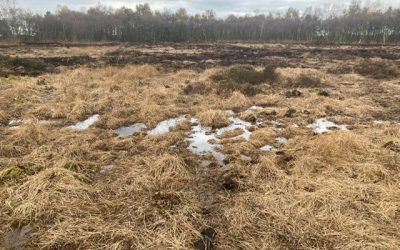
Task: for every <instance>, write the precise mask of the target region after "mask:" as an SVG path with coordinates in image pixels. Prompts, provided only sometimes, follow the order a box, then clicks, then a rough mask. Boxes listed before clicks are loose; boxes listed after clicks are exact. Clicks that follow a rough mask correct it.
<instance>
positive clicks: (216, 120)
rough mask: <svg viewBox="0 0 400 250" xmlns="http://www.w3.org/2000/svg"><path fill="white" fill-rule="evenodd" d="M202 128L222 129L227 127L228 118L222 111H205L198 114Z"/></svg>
mask: <svg viewBox="0 0 400 250" xmlns="http://www.w3.org/2000/svg"><path fill="white" fill-rule="evenodd" d="M198 117H199V119H200V122H201V124H202V125H203V126H207V127H212V128H222V127H226V126H227V125H229V123H230V121H229V116H228V114H227V113H226V112H225V111H222V110H206V111H203V112H200V113H199V114H198Z"/></svg>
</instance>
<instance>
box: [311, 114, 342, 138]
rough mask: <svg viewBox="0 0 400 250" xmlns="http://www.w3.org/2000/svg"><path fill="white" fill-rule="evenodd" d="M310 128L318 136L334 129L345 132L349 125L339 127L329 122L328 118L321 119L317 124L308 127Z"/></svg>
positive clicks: (316, 121)
mask: <svg viewBox="0 0 400 250" xmlns="http://www.w3.org/2000/svg"><path fill="white" fill-rule="evenodd" d="M308 128H312V129H314V132H315V133H317V134H323V133H327V132H329V131H330V129H332V128H336V129H340V130H345V131H347V130H348V129H347V125H337V124H336V123H334V122H331V121H328V119H326V118H320V119H317V120H315V122H314V123H313V124H311V125H308Z"/></svg>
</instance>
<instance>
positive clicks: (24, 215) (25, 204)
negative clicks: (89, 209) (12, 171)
mask: <svg viewBox="0 0 400 250" xmlns="http://www.w3.org/2000/svg"><path fill="white" fill-rule="evenodd" d="M87 181H88V180H87V179H86V177H85V176H82V175H79V174H76V173H74V172H72V171H69V170H66V169H63V168H51V169H46V170H43V171H41V172H39V173H38V174H36V175H33V176H30V177H29V178H28V179H27V180H26V182H24V183H23V184H22V185H20V186H19V187H16V188H15V189H11V190H10V191H9V193H8V198H7V200H6V204H7V205H6V207H4V209H5V210H7V211H12V213H11V214H8V215H9V216H12V217H13V218H14V219H17V220H19V221H37V220H51V219H52V218H53V217H54V216H56V215H57V213H60V212H68V211H69V212H70V213H73V211H71V210H70V208H72V207H76V206H80V205H79V204H80V201H79V200H77V199H76V198H77V197H79V198H81V199H82V202H84V200H87V199H88V194H89V190H90V188H89V186H88V185H87ZM54 204H57V207H53V206H54Z"/></svg>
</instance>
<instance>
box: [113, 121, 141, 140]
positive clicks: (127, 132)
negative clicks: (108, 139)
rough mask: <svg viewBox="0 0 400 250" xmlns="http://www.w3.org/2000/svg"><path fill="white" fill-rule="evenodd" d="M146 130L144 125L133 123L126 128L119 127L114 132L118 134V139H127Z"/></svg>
mask: <svg viewBox="0 0 400 250" xmlns="http://www.w3.org/2000/svg"><path fill="white" fill-rule="evenodd" d="M146 128H147V126H146V124H144V123H135V124H133V125H131V126H128V127H121V128H119V129H117V130H116V131H115V132H116V133H117V134H118V136H119V137H129V136H131V135H133V134H136V133H139V132H141V131H142V130H144V129H146Z"/></svg>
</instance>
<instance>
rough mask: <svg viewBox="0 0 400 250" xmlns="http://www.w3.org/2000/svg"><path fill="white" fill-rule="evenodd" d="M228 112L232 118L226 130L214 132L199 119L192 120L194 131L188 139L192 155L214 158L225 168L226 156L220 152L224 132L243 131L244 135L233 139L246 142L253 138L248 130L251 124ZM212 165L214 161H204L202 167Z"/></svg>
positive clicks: (221, 129)
mask: <svg viewBox="0 0 400 250" xmlns="http://www.w3.org/2000/svg"><path fill="white" fill-rule="evenodd" d="M226 112H227V113H228V114H229V115H231V116H232V117H230V118H229V120H230V121H231V124H230V125H229V126H227V127H225V128H220V129H217V130H212V128H210V127H204V126H202V125H201V123H200V121H199V120H198V119H197V118H192V119H191V123H192V131H191V133H190V135H189V136H188V138H187V139H186V140H187V141H188V142H189V146H188V149H189V150H190V151H191V152H192V153H194V154H196V155H198V156H200V157H203V158H205V157H207V156H213V157H214V159H215V161H216V162H217V163H218V164H219V165H221V166H225V165H226V164H225V163H224V160H225V155H224V154H223V153H221V152H219V151H218V150H219V149H220V148H222V145H221V144H220V136H221V135H222V134H223V133H224V132H227V131H232V130H236V129H241V130H242V131H243V133H242V134H240V135H238V136H235V137H233V139H239V138H244V139H245V140H249V139H250V136H251V132H250V131H249V130H248V129H247V127H248V126H251V123H249V122H246V121H243V120H242V119H240V118H238V117H233V116H234V115H235V114H234V113H233V112H232V111H229V110H228V111H226ZM211 163H212V161H210V160H208V159H207V160H203V161H202V166H208V165H210V164H211Z"/></svg>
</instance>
